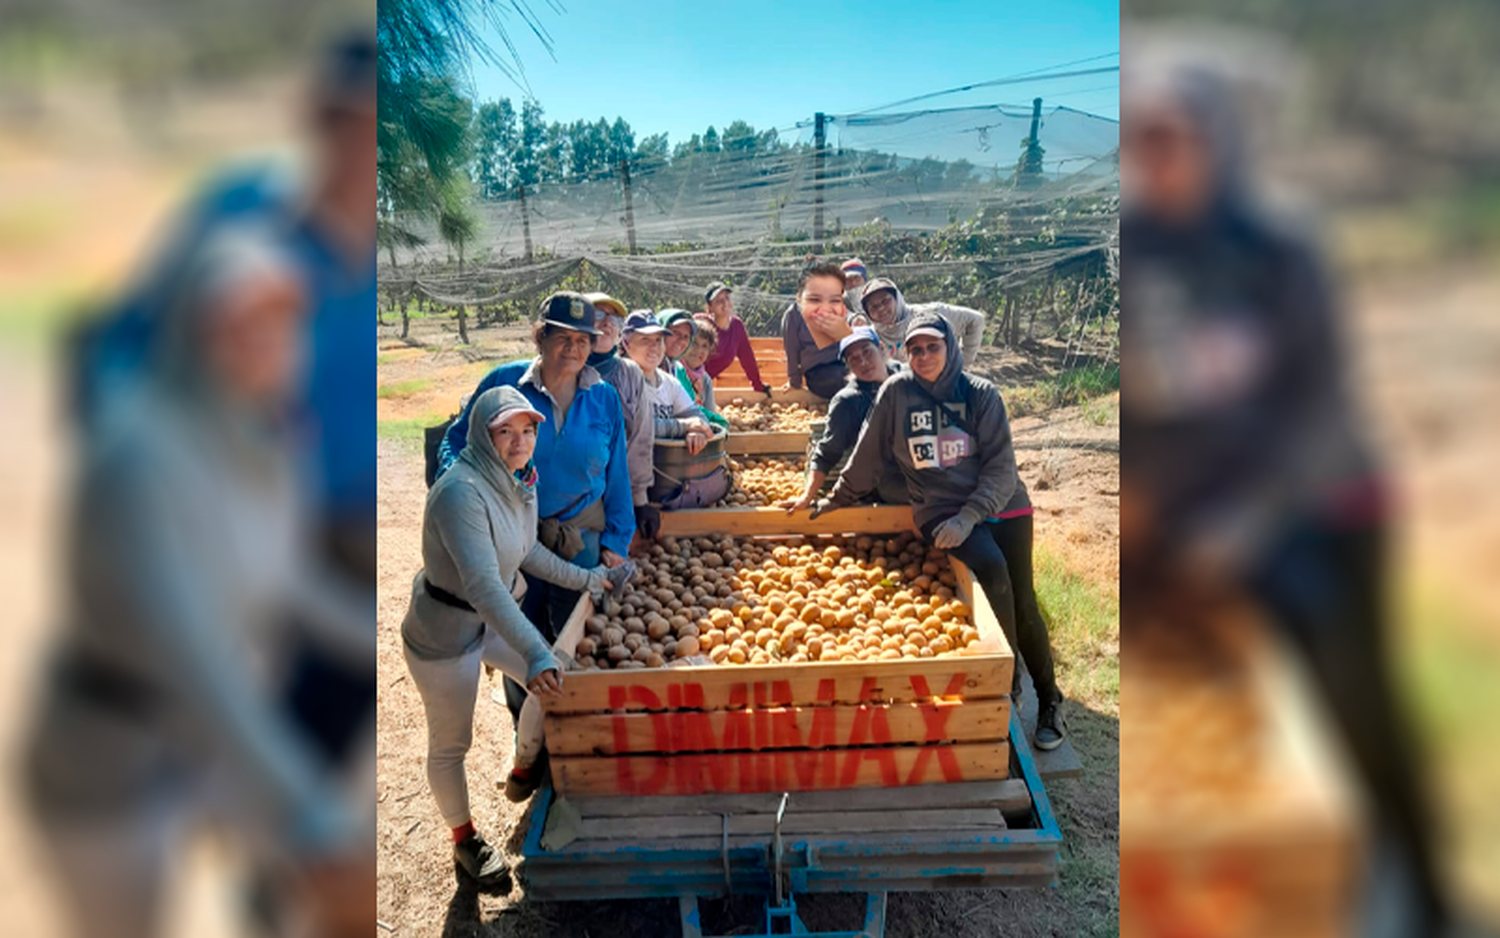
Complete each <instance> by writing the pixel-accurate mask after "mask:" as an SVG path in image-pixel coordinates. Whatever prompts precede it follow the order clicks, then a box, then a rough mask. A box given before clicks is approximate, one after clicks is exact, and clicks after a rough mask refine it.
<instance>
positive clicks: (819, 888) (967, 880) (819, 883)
mask: <svg viewBox="0 0 1500 938" xmlns="http://www.w3.org/2000/svg"><path fill="white" fill-rule="evenodd" d="M1037 869H1046V867H1037ZM1051 870H1052V871H1051V872H1022V871H1021V870H1019V869H1017V870H1013V871H1007V872H1005V873H1002V874H996V875H991V876H961V875H960V876H947V877H935V878H919V877H910V876H906V877H890V878H886V879H873V880H858V879H855V878H854V877H852V876H848V875H839V876H836V877H812V878H809V880H808V883H807V889H805V890H803V891H804V892H869V891H871V890H880V891H883V892H934V891H941V890H950V889H964V890H974V889H1022V888H1033V887H1047V886H1055V885H1056V884H1057V872H1056V866H1055V864H1054V865H1053V867H1052V868H1051ZM534 875H535V874H533V876H534ZM522 881H523V883H525V884H526V895H527V897H528V898H531V899H535V900H539V901H546V902H573V901H581V902H596V901H600V900H614V899H675V898H677V897H679V896H681V895H683V893H684V892H692V893H693V894H694V895H697V896H703V897H716V896H723V895H725V894H726V887H725V884H724V878H723V875H722V874H720V876H719V878H718V879H717V880H714V879H712V878H711V877H709V876H705V877H704V878H703V879H702V880H699V881H698V882H697V883H696V884H695V885H692V886H689V885H688V884H685V883H653V882H649V881H646V880H643V879H641V878H639V877H637V878H632V879H628V880H624V881H617V882H610V883H607V884H599V885H577V884H570V885H565V886H552V885H551V884H549V883H547V882H546V881H545V880H537V879H531V880H528V879H526V878H525V877H524V876H523V880H522ZM770 889H771V885H770V877H769V876H762V877H761V878H760V880H759V881H741V880H736V882H735V883H734V888H733V892H734V894H735V895H750V894H755V895H759V894H767V893H768V891H769V890H770ZM1276 934H1285V933H1284V932H1276ZM1330 934H1332V933H1330Z"/></svg>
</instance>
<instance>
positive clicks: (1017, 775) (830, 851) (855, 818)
mask: <svg viewBox="0 0 1500 938" xmlns="http://www.w3.org/2000/svg"><path fill="white" fill-rule="evenodd" d="M1010 720H1011V724H1010V728H1011V733H1010V739H1011V741H1012V749H1011V752H1012V755H1011V768H1012V772H1011V778H1010V779H1007V780H1005V781H1003V782H985V783H979V782H974V783H957V784H952V785H944V784H939V785H920V786H912V787H910V788H888V789H874V790H869V789H866V790H860V791H842V792H826V791H825V792H812V793H804V792H791V793H768V794H765V795H761V796H744V795H731V796H715V795H702V796H692V797H691V798H661V797H635V798H611V799H580V801H579V803H578V804H575V805H569V804H568V803H566V802H562V803H561V804H560V803H559V799H557V798H556V797H555V796H554V792H553V790H552V788H551V786H550V784H549V785H548V786H547V787H545V788H544V789H543V790H541V791H540V792H538V794H537V796H536V801H535V805H534V808H533V811H532V815H531V825H530V829H529V831H528V833H527V836H526V840H525V845H524V847H523V849H522V860H521V862H520V863H519V864H518V866H517V873H518V875H519V876H520V878H521V882H522V884H523V885H524V886H525V889H526V893H527V895H528V896H529V897H532V898H536V899H542V900H575V899H576V900H589V899H631V898H663V897H665V898H671V897H676V898H677V900H678V903H679V907H680V911H681V919H682V935H683V936H684V938H703V931H702V928H701V920H700V916H699V910H698V899H699V897H717V896H727V895H759V896H763V897H764V898H765V903H766V905H765V923H764V929H765V930H764V932H761V933H757V934H764V935H768V936H769V935H785V934H791V935H806V936H810V938H860V936H867V938H880V936H882V935H884V932H885V910H886V896H887V895H888V894H889V893H891V892H902V891H922V890H932V889H976V888H994V887H1019V886H1051V885H1055V884H1056V881H1057V872H1058V853H1059V848H1060V847H1061V844H1062V833H1061V831H1060V829H1059V828H1058V824H1057V819H1056V817H1055V816H1054V815H1053V812H1052V804H1051V801H1050V800H1049V799H1048V797H1047V792H1046V791H1045V789H1044V788H1043V786H1042V774H1041V772H1040V771H1039V769H1038V765H1037V760H1036V759H1035V757H1034V756H1033V754H1032V751H1031V748H1030V745H1029V744H1028V742H1027V735H1026V733H1025V730H1024V729H1023V727H1022V716H1021V714H1020V713H1019V712H1018V710H1015V709H1013V710H1012V712H1011V718H1010ZM756 799H758V800H756ZM980 806H982V807H980ZM799 809H800V810H802V811H803V812H804V813H802V814H800V815H799V814H798V811H799ZM747 811H750V812H757V814H756V818H757V823H753V824H750V825H748V826H750V827H754V828H757V832H756V833H755V834H750V835H746V834H744V833H742V832H735V831H732V830H731V827H732V823H731V822H732V821H744V820H745V819H746V814H745V812H747ZM554 812H557V816H558V817H559V818H561V817H564V816H566V817H567V818H568V819H570V820H571V821H572V822H574V826H575V827H576V826H578V822H579V821H582V822H583V824H582V827H584V828H590V826H591V825H590V822H589V817H590V815H591V814H593V815H598V816H599V817H598V820H596V821H594V822H592V829H593V830H594V831H596V832H597V831H605V832H612V833H613V834H614V836H613V837H598V836H587V835H586V836H584V837H583V838H580V839H576V840H573V841H572V842H569V843H565V844H563V845H561V846H557V845H556V844H554V848H555V849H551V850H548V849H544V848H543V846H542V841H543V840H544V839H549V838H546V837H544V833H545V832H546V831H547V830H548V828H549V824H552V823H553V822H554V821H555V818H554ZM667 812H670V813H667ZM862 815H863V817H864V818H867V819H868V818H872V817H877V816H878V817H880V818H882V819H883V821H884V822H885V823H883V824H882V825H879V826H883V827H885V828H886V830H885V831H884V832H881V833H865V832H863V831H862V830H861V816H862ZM715 816H717V818H718V819H719V821H720V822H721V825H720V828H719V829H720V831H721V833H720V835H719V836H718V837H706V836H704V834H705V828H706V827H709V826H711V825H712V824H714V823H715V822H714V820H713V818H714V817H715ZM945 817H947V818H951V820H949V821H946V822H945V821H944V820H943V819H944V818H945ZM991 817H992V818H994V819H995V821H994V822H993V823H988V822H980V821H976V818H991ZM799 818H800V819H802V820H803V822H804V823H802V824H801V827H800V830H801V831H802V832H797V831H798V830H799V828H798V824H797V823H796V822H797V820H798V819H799ZM903 818H906V819H912V820H911V823H910V827H911V830H909V831H897V830H894V829H893V828H894V827H899V826H902V824H901V819H903ZM923 818H925V819H927V820H925V821H924V820H921V819H923ZM814 819H816V820H814ZM688 821H691V822H692V823H687V822H688ZM892 821H896V822H897V823H895V824H892V823H891V822H892ZM610 825H613V826H610ZM632 825H633V826H632ZM738 826H739V827H740V828H742V829H743V828H744V827H746V825H744V824H739V825H738ZM819 827H823V828H825V830H824V831H823V832H818V831H816V830H815V829H816V828H819ZM761 829H763V830H764V831H765V833H760V830H761ZM840 829H841V830H840ZM632 830H638V831H641V832H645V833H646V836H639V835H638V834H637V835H631V834H630V833H629V832H630V831H632ZM549 842H550V839H549ZM818 892H843V893H863V894H865V895H866V897H867V898H866V906H865V920H864V922H863V923H862V925H861V926H860V927H859V928H858V929H856V930H849V931H837V932H817V933H813V932H809V931H808V930H807V929H806V928H805V927H804V926H803V924H802V921H801V919H800V917H799V916H798V913H797V906H796V897H797V896H798V895H803V894H807V893H818ZM740 934H743V933H740Z"/></svg>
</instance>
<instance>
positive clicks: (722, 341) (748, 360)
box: [703, 280, 771, 396]
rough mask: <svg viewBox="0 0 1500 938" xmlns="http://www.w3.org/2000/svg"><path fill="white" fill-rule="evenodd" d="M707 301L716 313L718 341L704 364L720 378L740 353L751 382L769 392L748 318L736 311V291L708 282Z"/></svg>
mask: <svg viewBox="0 0 1500 938" xmlns="http://www.w3.org/2000/svg"><path fill="white" fill-rule="evenodd" d="M703 302H704V305H705V306H707V307H708V312H709V313H710V314H711V315H712V316H713V317H714V330H715V331H716V332H717V333H718V344H717V345H715V346H714V351H713V354H711V355H709V356H708V361H707V362H706V363H705V364H704V367H705V368H707V369H708V376H709V377H710V378H717V377H718V376H719V375H720V374H722V373H723V372H724V370H725V369H726V368H728V367H729V363H730V362H732V361H734V360H735V358H736V357H738V358H739V360H740V367H741V368H743V369H744V370H745V376H746V377H748V378H749V379H750V386H751V387H752V388H754V389H755V390H757V391H759V392H761V393H762V394H765V395H767V396H769V395H770V393H771V389H770V388H768V387H766V384H765V382H764V381H761V380H760V365H759V363H757V362H756V360H755V350H754V349H752V348H751V347H750V333H748V332H746V331H745V321H744V320H742V319H740V317H738V316H736V315H735V314H734V291H733V290H731V289H730V288H729V285H728V284H726V283H724V282H722V281H717V280H716V281H714V282H713V283H711V284H709V285H708V290H707V292H705V293H704V295H703Z"/></svg>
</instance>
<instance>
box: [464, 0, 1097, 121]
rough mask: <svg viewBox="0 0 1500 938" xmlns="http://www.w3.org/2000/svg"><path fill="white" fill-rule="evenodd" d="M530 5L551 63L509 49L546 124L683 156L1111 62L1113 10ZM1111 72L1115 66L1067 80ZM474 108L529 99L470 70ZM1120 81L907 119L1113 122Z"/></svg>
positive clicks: (998, 98)
mask: <svg viewBox="0 0 1500 938" xmlns="http://www.w3.org/2000/svg"><path fill="white" fill-rule="evenodd" d="M555 2H556V3H557V5H558V6H559V7H561V8H562V10H563V12H561V13H559V12H556V11H555V10H553V9H551V8H550V7H549V4H548V3H547V2H546V0H540V2H537V0H533V2H532V3H531V6H532V8H533V9H534V10H536V12H537V16H538V18H539V19H540V21H541V23H542V25H543V27H544V28H545V29H546V30H547V31H548V32H549V33H550V34H551V36H552V40H553V47H554V53H555V55H556V61H553V59H552V58H550V57H549V56H548V55H547V53H546V51H545V50H544V49H543V48H542V46H541V44H540V43H539V42H538V41H537V40H536V38H535V37H534V36H532V35H531V33H530V31H529V30H528V29H527V28H526V27H525V26H524V24H521V23H520V21H519V20H518V19H516V18H515V17H512V19H511V22H512V23H513V24H514V25H513V26H512V28H511V39H512V41H513V42H514V43H515V45H516V47H517V51H518V52H519V53H520V56H521V59H522V62H523V64H524V66H525V69H526V79H527V82H528V83H529V85H530V88H531V91H532V93H533V94H534V95H535V96H536V98H537V100H538V101H540V102H541V104H542V107H543V108H544V109H545V111H546V117H547V120H549V121H552V120H559V121H564V122H567V121H573V120H577V119H580V118H582V119H587V120H594V119H597V118H599V117H601V116H602V117H607V118H609V119H610V120H613V119H614V118H615V117H616V116H617V115H618V116H622V117H624V118H625V119H626V120H627V121H628V122H629V123H630V126H631V127H632V128H633V129H634V130H635V132H636V136H637V139H639V138H641V137H643V136H645V135H647V134H650V133H657V132H661V131H665V132H667V133H668V134H669V135H670V139H671V142H672V143H673V144H676V143H678V142H681V141H683V140H685V139H687V137H688V136H689V135H691V134H692V133H694V132H700V133H701V132H702V131H703V129H704V128H705V127H707V126H708V125H709V124H713V125H714V126H715V127H717V128H719V129H720V130H723V128H724V125H726V124H728V123H729V122H730V121H732V120H734V119H736V118H740V119H743V120H746V121H749V122H750V123H751V124H752V125H754V126H755V127H756V129H765V128H767V127H777V128H785V127H790V126H791V125H792V124H794V123H795V122H797V121H799V120H804V119H808V118H810V117H811V116H812V114H813V112H815V111H818V110H822V111H825V112H828V113H831V114H839V113H850V112H854V111H859V110H863V109H866V108H872V107H875V106H878V105H882V104H886V103H888V102H892V101H897V100H899V99H902V98H908V97H912V96H915V95H919V94H925V93H928V92H932V91H940V90H942V89H945V88H952V87H956V86H959V85H966V84H971V83H973V82H979V81H986V80H989V79H995V78H1004V77H1008V76H1012V75H1016V74H1019V73H1023V72H1031V71H1037V70H1043V69H1049V68H1052V67H1053V66H1057V65H1062V64H1064V63H1067V62H1072V61H1077V60H1081V59H1090V58H1094V57H1096V56H1102V55H1106V54H1109V53H1117V52H1118V51H1119V48H1120V18H1119V3H1118V0H1032V2H1029V3H1024V4H1023V3H1016V2H1012V0H991V2H973V0H970V2H951V0H949V2H944V0H935V2H932V0H929V2H921V0H915V2H914V0H904V2H895V0H865V2H861V3H853V2H831V3H830V2H823V3H811V2H807V0H801V2H796V0H772V2H766V3H734V4H714V3H706V2H701V0H700V2H685V0H668V2H656V3H650V4H638V3H628V2H619V0H614V2H611V0H555ZM1118 64H1119V57H1118V56H1117V55H1116V56H1114V57H1112V58H1105V59H1100V60H1098V61H1092V62H1089V63H1087V64H1085V65H1080V66H1076V67H1078V68H1096V67H1107V66H1112V65H1118ZM474 79H475V91H476V93H477V95H478V97H479V98H480V99H481V100H489V99H492V98H499V97H508V98H510V99H511V100H512V101H513V102H519V100H520V99H521V98H522V97H524V96H525V92H524V91H523V90H522V89H521V88H520V87H518V86H517V85H516V84H515V83H514V82H513V81H511V80H510V79H508V78H506V77H505V76H504V75H503V74H501V73H500V72H499V70H497V69H494V68H492V67H484V66H477V67H476V68H475V73H474ZM1118 85H1119V77H1118V74H1117V73H1107V74H1099V75H1088V76H1081V77H1078V78H1071V79H1064V80H1059V81H1050V82H1028V83H1025V84H1020V85H1010V86H1002V87H999V88H987V89H981V90H976V91H973V92H967V93H963V94H954V95H946V96H944V97H941V98H936V99H933V100H932V101H928V102H923V103H922V104H920V105H912V107H957V106H960V105H965V104H996V103H1005V104H1011V103H1025V102H1029V101H1030V100H1031V99H1032V98H1033V97H1035V96H1038V95H1040V96H1041V97H1042V98H1043V99H1044V100H1046V101H1047V102H1048V103H1049V104H1051V103H1057V104H1065V105H1068V106H1069V107H1074V108H1078V109H1080V110H1085V111H1089V112H1091V113H1095V114H1099V115H1102V116H1105V117H1110V118H1118V116H1119V91H1118Z"/></svg>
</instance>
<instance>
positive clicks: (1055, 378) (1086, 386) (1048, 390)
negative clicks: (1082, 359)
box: [1001, 365, 1120, 426]
mask: <svg viewBox="0 0 1500 938" xmlns="http://www.w3.org/2000/svg"><path fill="white" fill-rule="evenodd" d="M1118 390H1120V366H1119V365H1111V366H1109V367H1107V368H1098V367H1094V368H1068V369H1065V370H1063V371H1060V372H1058V373H1057V374H1055V375H1048V376H1047V377H1045V378H1043V379H1042V380H1040V381H1037V382H1035V383H1033V384H1028V385H1023V386H1021V387H1012V388H1005V389H1004V390H1003V391H1002V392H1001V396H1002V397H1003V398H1004V399H1005V409H1006V411H1007V412H1008V413H1009V415H1010V416H1011V417H1025V416H1027V415H1029V414H1039V413H1042V412H1044V411H1048V410H1052V409H1053V408H1056V407H1068V406H1070V405H1073V404H1080V403H1085V402H1095V401H1096V400H1097V399H1098V398H1101V397H1104V396H1105V395H1108V394H1113V393H1114V392H1115V391H1118ZM1100 406H1102V407H1103V408H1104V409H1103V410H1097V411H1095V412H1089V413H1088V414H1087V416H1088V418H1089V419H1090V420H1092V421H1094V422H1095V423H1097V424H1099V425H1101V426H1102V425H1103V424H1104V423H1107V422H1108V420H1109V419H1111V417H1110V412H1111V411H1112V410H1113V408H1112V407H1109V406H1108V405H1100Z"/></svg>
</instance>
